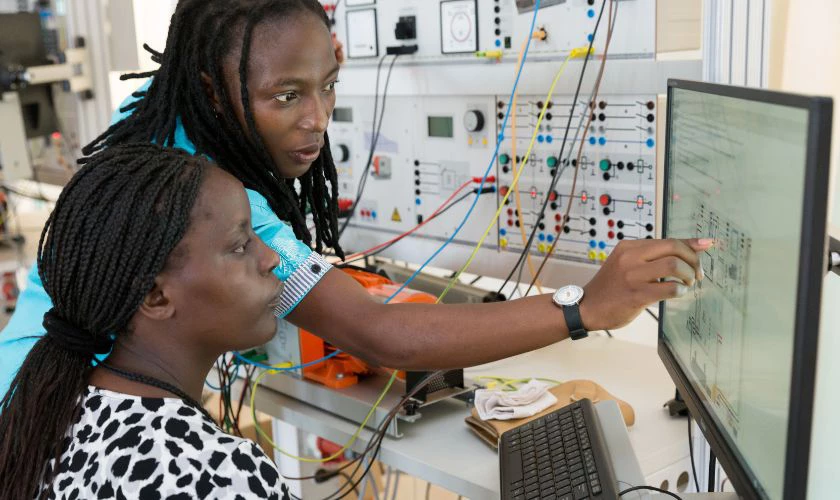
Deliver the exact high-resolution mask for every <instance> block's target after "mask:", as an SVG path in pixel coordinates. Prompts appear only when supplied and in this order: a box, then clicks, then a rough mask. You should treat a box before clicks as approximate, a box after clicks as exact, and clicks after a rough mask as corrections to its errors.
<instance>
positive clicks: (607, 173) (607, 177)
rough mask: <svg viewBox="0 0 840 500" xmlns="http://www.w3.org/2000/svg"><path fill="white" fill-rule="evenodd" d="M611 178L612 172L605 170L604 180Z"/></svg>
mask: <svg viewBox="0 0 840 500" xmlns="http://www.w3.org/2000/svg"><path fill="white" fill-rule="evenodd" d="M610 178H611V176H610V173H609V172H604V180H605V181H608V180H610Z"/></svg>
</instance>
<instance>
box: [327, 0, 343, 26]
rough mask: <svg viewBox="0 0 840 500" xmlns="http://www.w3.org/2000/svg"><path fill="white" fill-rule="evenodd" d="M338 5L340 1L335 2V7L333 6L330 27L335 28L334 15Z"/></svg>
mask: <svg viewBox="0 0 840 500" xmlns="http://www.w3.org/2000/svg"><path fill="white" fill-rule="evenodd" d="M339 5H341V0H336V2H335V5H333V10H332V15H331V16H330V26H335V13H336V11H337V10H338V6H339Z"/></svg>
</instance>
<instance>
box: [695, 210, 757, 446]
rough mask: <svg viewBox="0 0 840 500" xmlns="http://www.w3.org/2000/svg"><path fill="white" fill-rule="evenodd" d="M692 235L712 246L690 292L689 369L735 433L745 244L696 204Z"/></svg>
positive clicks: (729, 225)
mask: <svg viewBox="0 0 840 500" xmlns="http://www.w3.org/2000/svg"><path fill="white" fill-rule="evenodd" d="M692 219H693V220H694V221H695V223H696V232H695V236H696V237H698V238H712V239H714V240H715V246H714V247H712V248H711V249H709V250H708V251H706V252H704V253H703V254H701V256H700V261H701V265H702V267H703V272H704V273H705V279H704V280H702V281H700V282H698V283H697V285H696V286H695V287H694V289H693V293H694V297H693V299H694V303H693V305H692V306H691V309H690V311H689V315H688V324H687V327H688V330H689V331H690V332H691V354H690V356H691V366H692V369H693V370H694V372H695V374H696V375H697V377H698V379H699V380H700V381H701V383H702V384H703V385H704V389H705V391H706V392H707V394H708V395H709V397H710V399H711V401H712V402H713V404H714V405H715V406H717V407H719V408H720V409H722V410H724V413H725V414H726V415H727V424H728V425H729V426H730V427H731V429H732V431H733V434H734V435H737V433H738V427H739V421H740V418H739V411H738V410H739V399H740V389H741V388H740V383H739V382H738V381H739V380H740V372H739V367H740V365H741V356H742V350H743V344H744V320H745V310H746V306H747V304H746V300H747V297H746V291H747V285H748V275H747V269H748V265H747V264H748V263H749V258H750V248H751V244H752V243H751V240H750V237H749V236H748V235H747V233H746V232H745V231H743V230H742V229H741V228H739V227H738V226H736V225H735V224H734V223H733V222H732V221H731V220H729V219H727V218H726V217H725V216H723V215H722V214H721V213H719V212H717V211H715V210H713V209H712V208H711V207H709V206H708V205H706V204H703V203H700V204H698V205H697V207H696V208H695V210H694V213H693V214H692Z"/></svg>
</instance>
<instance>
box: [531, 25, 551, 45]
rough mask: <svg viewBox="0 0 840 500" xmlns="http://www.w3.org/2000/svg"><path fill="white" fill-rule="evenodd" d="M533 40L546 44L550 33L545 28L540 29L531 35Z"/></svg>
mask: <svg viewBox="0 0 840 500" xmlns="http://www.w3.org/2000/svg"><path fill="white" fill-rule="evenodd" d="M531 38H533V39H534V40H539V41H541V42H544V41H546V39H547V38H548V31H546V30H545V28H540V29H538V30H537V31H535V32H534V33H533V34H531Z"/></svg>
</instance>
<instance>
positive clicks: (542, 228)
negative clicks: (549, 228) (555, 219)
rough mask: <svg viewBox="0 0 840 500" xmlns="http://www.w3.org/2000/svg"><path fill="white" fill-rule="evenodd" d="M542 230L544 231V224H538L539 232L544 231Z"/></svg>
mask: <svg viewBox="0 0 840 500" xmlns="http://www.w3.org/2000/svg"><path fill="white" fill-rule="evenodd" d="M544 230H545V224H544V223H542V222H540V231H544Z"/></svg>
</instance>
